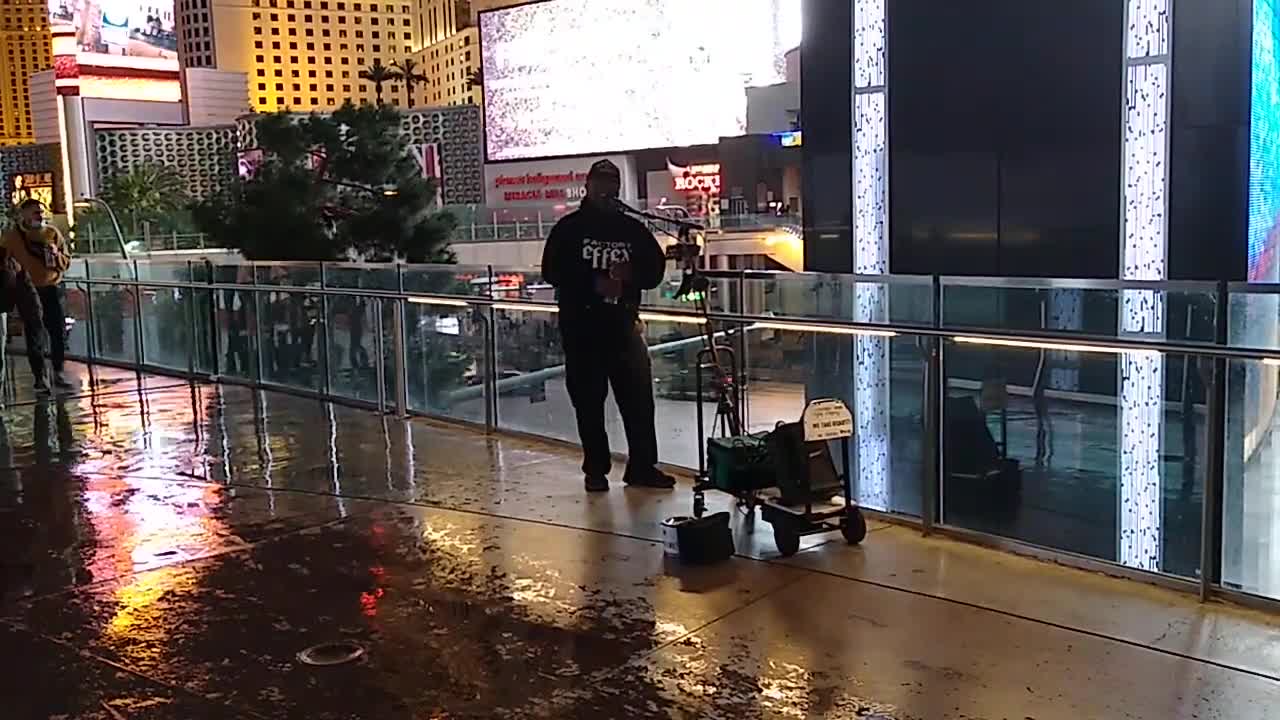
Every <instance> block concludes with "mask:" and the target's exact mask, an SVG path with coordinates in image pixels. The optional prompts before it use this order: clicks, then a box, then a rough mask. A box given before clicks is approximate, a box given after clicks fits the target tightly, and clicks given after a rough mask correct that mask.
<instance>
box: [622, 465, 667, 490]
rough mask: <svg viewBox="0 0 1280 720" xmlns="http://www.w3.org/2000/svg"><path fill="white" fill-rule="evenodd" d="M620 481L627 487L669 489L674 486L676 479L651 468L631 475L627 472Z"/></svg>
mask: <svg viewBox="0 0 1280 720" xmlns="http://www.w3.org/2000/svg"><path fill="white" fill-rule="evenodd" d="M622 481H623V482H624V483H626V484H627V486H628V487H641V488H655V489H658V490H670V489H671V488H673V487H675V486H676V479H675V478H673V477H671V476H670V475H668V474H666V473H664V472H662V471H661V470H659V469H657V468H654V469H652V470H649V471H646V472H642V473H638V474H635V475H632V474H630V473H628V474H627V476H626V477H624V478H622Z"/></svg>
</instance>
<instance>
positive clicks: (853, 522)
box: [840, 508, 867, 545]
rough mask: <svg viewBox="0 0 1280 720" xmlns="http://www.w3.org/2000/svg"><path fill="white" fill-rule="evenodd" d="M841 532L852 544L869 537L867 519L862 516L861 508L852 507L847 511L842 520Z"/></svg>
mask: <svg viewBox="0 0 1280 720" xmlns="http://www.w3.org/2000/svg"><path fill="white" fill-rule="evenodd" d="M840 534H841V535H844V539H845V541H846V542H848V543H849V544H850V545H857V544H858V543H860V542H862V541H863V540H864V539H865V538H866V537H867V520H866V518H864V517H862V511H861V510H859V509H858V508H851V509H850V510H849V512H847V513H845V516H844V518H842V519H841V520H840Z"/></svg>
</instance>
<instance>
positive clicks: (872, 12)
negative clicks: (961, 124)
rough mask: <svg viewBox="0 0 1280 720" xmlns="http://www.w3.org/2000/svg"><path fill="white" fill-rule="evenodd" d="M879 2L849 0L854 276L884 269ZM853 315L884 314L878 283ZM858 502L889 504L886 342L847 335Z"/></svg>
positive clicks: (884, 89) (884, 129)
mask: <svg viewBox="0 0 1280 720" xmlns="http://www.w3.org/2000/svg"><path fill="white" fill-rule="evenodd" d="M885 20H886V17H885V0H854V1H853V115H852V117H853V123H852V124H853V176H854V177H853V223H854V228H853V237H854V269H855V271H856V272H857V273H858V274H859V275H885V274H887V273H888V272H889V234H888V230H889V217H888V208H889V202H888V200H889V185H888V175H889V146H888V134H889V133H888V99H889V98H888V84H889V74H888V66H889V61H888V54H887V50H886V49H887V47H888V33H887V27H886V22H885ZM855 294H856V298H855V317H856V319H857V320H858V321H860V322H885V321H887V320H888V319H889V308H888V303H889V293H888V287H887V286H884V285H871V284H859V285H858V287H857V290H856V291H855ZM854 343H855V348H856V351H855V361H856V366H855V368H854V406H855V407H854V416H855V418H856V422H857V435H856V448H857V479H856V485H855V487H857V490H858V502H859V503H861V504H863V505H866V506H868V507H873V508H882V509H890V507H891V505H890V501H891V498H890V483H889V477H890V475H889V467H890V453H889V447H890V445H889V340H888V338H885V337H869V336H858V337H857V338H856V339H855V340H854Z"/></svg>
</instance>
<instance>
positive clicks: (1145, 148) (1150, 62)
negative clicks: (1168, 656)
mask: <svg viewBox="0 0 1280 720" xmlns="http://www.w3.org/2000/svg"><path fill="white" fill-rule="evenodd" d="M1172 5H1173V0H1126V7H1125V67H1124V77H1125V84H1124V88H1125V106H1124V110H1123V112H1124V118H1123V121H1124V150H1123V162H1124V167H1123V179H1122V183H1123V193H1124V209H1123V212H1122V220H1121V239H1122V243H1123V246H1122V252H1121V262H1122V268H1121V273H1122V274H1121V277H1122V278H1123V279H1125V280H1164V279H1166V256H1167V249H1168V247H1167V240H1168V204H1169V202H1168V193H1169V165H1168V155H1169V108H1170V97H1169V76H1170V69H1171V63H1172V50H1173V46H1172V30H1173V21H1172ZM1120 327H1121V332H1122V333H1123V334H1124V335H1126V336H1129V337H1146V338H1160V337H1163V336H1164V331H1165V296H1164V294H1163V293H1161V292H1157V291H1154V290H1129V291H1125V292H1124V293H1123V297H1122V298H1121V309H1120ZM1164 367H1165V364H1164V357H1163V356H1162V355H1160V354H1159V353H1155V352H1126V353H1122V354H1121V356H1120V371H1119V372H1120V410H1119V413H1120V428H1119V433H1120V437H1119V439H1118V440H1119V448H1120V459H1119V476H1120V494H1119V514H1120V522H1119V527H1120V537H1119V547H1118V558H1119V561H1120V562H1121V563H1122V564H1124V565H1128V566H1130V567H1135V568H1139V569H1142V570H1159V569H1160V557H1161V553H1160V541H1161V534H1162V533H1161V524H1162V517H1161V515H1162V512H1161V510H1162V508H1161V502H1162V498H1161V496H1162V488H1163V482H1162V477H1161V476H1162V474H1163V468H1162V464H1161V450H1162V446H1163V426H1164V418H1163V410H1164Z"/></svg>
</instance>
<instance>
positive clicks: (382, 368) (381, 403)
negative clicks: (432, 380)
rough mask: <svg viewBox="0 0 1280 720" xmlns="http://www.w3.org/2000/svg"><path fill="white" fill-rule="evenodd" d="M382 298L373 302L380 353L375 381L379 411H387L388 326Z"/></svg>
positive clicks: (376, 337)
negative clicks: (384, 338) (386, 325)
mask: <svg viewBox="0 0 1280 720" xmlns="http://www.w3.org/2000/svg"><path fill="white" fill-rule="evenodd" d="M382 303H383V300H382V299H381V298H377V299H375V300H374V303H373V325H374V327H375V328H377V334H376V335H374V352H376V353H377V354H378V366H377V368H376V369H375V371H374V378H375V381H376V382H377V383H378V412H380V413H384V414H385V413H386V412H387V352H386V343H385V342H384V341H383V335H384V334H385V333H386V328H385V327H384V326H383V323H384V322H385V318H383V316H382Z"/></svg>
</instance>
